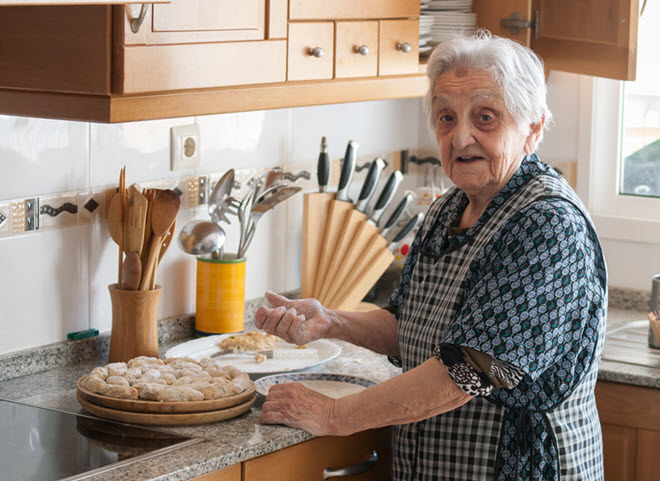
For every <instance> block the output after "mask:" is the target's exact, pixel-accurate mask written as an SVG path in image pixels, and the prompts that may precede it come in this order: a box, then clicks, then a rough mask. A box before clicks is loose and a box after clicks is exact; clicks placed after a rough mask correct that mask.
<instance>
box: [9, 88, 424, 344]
mask: <svg viewBox="0 0 660 481" xmlns="http://www.w3.org/2000/svg"><path fill="white" fill-rule="evenodd" d="M419 109H420V103H419V101H418V100H416V99H411V100H394V101H379V102H367V103H353V104H342V105H331V106H320V107H307V108H297V109H281V110H272V111H261V112H248V113H240V114H227V115H213V116H204V117H196V118H182V119H170V120H159V121H149V122H136V123H125V124H116V125H106V124H90V123H84V122H68V121H58V120H43V119H33V118H22V117H10V116H0V201H2V200H8V199H20V198H23V197H35V196H44V195H47V194H56V193H62V192H69V191H85V190H91V189H98V188H105V187H111V186H113V185H114V186H116V185H117V180H118V176H119V171H120V169H121V167H122V166H123V165H126V172H127V185H130V184H132V183H134V182H146V181H150V180H157V179H167V178H174V177H186V176H193V175H203V174H208V173H217V172H223V171H225V170H227V169H229V168H232V167H233V168H235V169H252V168H254V169H256V168H265V167H273V166H285V167H286V166H293V168H294V170H297V169H299V168H303V167H304V168H306V169H307V170H310V169H313V168H315V163H316V159H317V157H318V152H319V144H320V139H321V136H326V137H327V138H328V144H329V153H330V156H331V158H340V157H342V156H343V154H344V150H345V148H346V143H347V141H348V140H349V139H355V140H358V141H359V143H360V145H361V147H360V162H364V161H366V160H372V159H373V156H376V155H378V154H381V153H384V152H392V151H395V150H400V149H404V148H414V147H415V146H416V145H417V144H418V142H419V122H418V119H419V118H420V115H419ZM193 122H196V123H198V124H199V125H200V129H201V159H202V161H201V165H200V167H199V168H197V169H194V170H190V171H176V172H171V171H170V160H169V150H170V141H169V135H170V127H172V126H177V125H186V124H189V123H193ZM356 177H357V181H358V183H359V180H360V178H359V176H356ZM312 180H313V182H311V183H308V184H306V185H307V187H308V188H312V187H314V184H315V182H314V179H312ZM357 188H359V185H356V186H355V187H354V189H357ZM352 195H357V192H355V193H352ZM205 217H206V213H205V212H204V208H203V207H197V208H188V209H184V210H182V211H181V212H180V214H179V218H178V220H177V232H176V233H175V235H178V232H179V230H180V228H181V227H182V226H183V225H184V224H185V223H186V222H188V221H189V220H191V219H193V218H205ZM301 218H302V196H301V195H297V196H295V197H293V198H292V199H290V200H288V201H287V203H286V207H285V208H278V209H276V210H274V211H272V212H271V213H268V214H266V215H264V217H263V218H262V219H261V221H260V223H259V228H258V231H257V235H256V237H255V240H254V242H253V245H252V246H251V248H250V250H249V251H248V263H247V280H246V297H247V298H248V299H250V298H256V297H260V296H262V295H263V292H264V290H265V289H267V288H270V289H275V290H285V289H294V288H299V287H300V274H299V272H300V239H301ZM234 224H235V223H234ZM229 237H230V238H234V237H236V233H235V232H232V230H231V228H230V229H229ZM0 271H1V274H0V354H2V353H6V352H11V351H15V350H20V349H25V348H29V347H34V346H39V345H44V344H48V343H52V342H57V341H61V340H63V339H65V338H66V334H67V333H68V332H71V331H77V330H82V329H87V328H97V329H99V330H100V331H102V332H103V331H107V330H109V329H110V327H111V310H110V299H109V294H108V291H107V286H108V285H109V284H111V283H113V282H116V278H117V246H116V245H115V244H114V243H113V242H112V241H111V240H110V237H109V233H108V229H107V224H106V223H105V222H101V223H95V224H91V225H90V224H81V225H75V226H69V227H61V228H57V229H51V230H41V231H36V232H31V233H24V234H19V235H13V236H9V237H0ZM158 283H160V284H162V285H163V286H164V291H163V295H162V297H161V300H160V304H159V318H167V317H171V316H176V315H182V314H190V313H193V312H194V296H195V293H194V290H195V287H194V285H195V267H194V258H193V257H191V256H188V255H186V254H184V253H183V252H182V251H181V250H180V249H179V248H178V247H177V246H176V245H172V247H171V248H170V250H169V251H168V252H167V254H166V255H165V257H164V259H163V262H162V264H161V266H160V268H159V271H158Z"/></svg>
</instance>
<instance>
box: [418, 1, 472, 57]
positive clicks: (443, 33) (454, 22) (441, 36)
mask: <svg viewBox="0 0 660 481" xmlns="http://www.w3.org/2000/svg"><path fill="white" fill-rule="evenodd" d="M422 5H424V4H422ZM420 8H421V9H422V11H423V15H422V16H424V17H427V16H430V17H432V19H433V23H432V25H431V28H430V31H429V33H428V34H430V35H431V39H430V40H427V41H426V43H425V45H426V46H430V47H433V46H435V45H437V44H438V43H440V42H442V41H444V40H447V39H448V38H450V37H451V35H452V34H455V33H462V34H464V35H472V34H473V33H474V32H475V30H476V26H477V15H476V14H474V13H471V10H472V0H427V2H426V5H424V6H421V7H420ZM426 22H427V21H426ZM421 29H422V21H421V17H420V37H421V35H422V33H421ZM428 34H427V33H424V35H428ZM420 46H421V43H420ZM429 50H430V49H429ZM422 53H423V52H422V50H421V48H420V54H422Z"/></svg>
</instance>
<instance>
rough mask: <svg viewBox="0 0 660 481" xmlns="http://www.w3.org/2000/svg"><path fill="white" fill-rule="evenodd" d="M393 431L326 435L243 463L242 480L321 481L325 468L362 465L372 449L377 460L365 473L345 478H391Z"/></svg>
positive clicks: (383, 480) (382, 480)
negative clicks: (342, 435)
mask: <svg viewBox="0 0 660 481" xmlns="http://www.w3.org/2000/svg"><path fill="white" fill-rule="evenodd" d="M390 443H391V434H390V430H389V429H388V428H383V429H376V430H372V431H365V432H362V433H357V434H354V435H352V436H347V437H335V436H326V437H322V438H315V439H312V440H310V441H306V442H304V443H301V444H296V445H295V446H291V447H289V448H286V449H282V450H280V451H275V452H273V453H270V454H266V455H265V456H260V457H258V458H254V459H250V460H248V461H245V462H244V463H243V481H263V480H268V481H292V480H304V481H321V480H322V479H323V471H324V470H325V469H326V468H327V469H333V470H336V469H340V468H345V467H348V466H355V465H362V464H363V463H365V462H367V461H368V460H369V459H370V458H371V456H372V452H373V451H376V453H377V455H378V460H377V461H376V462H375V464H370V465H369V466H371V467H370V469H369V470H368V471H366V472H365V473H364V474H360V475H356V476H349V477H342V478H341V479H346V480H347V481H348V480H355V481H386V480H389V479H391V463H392V451H391V444H390Z"/></svg>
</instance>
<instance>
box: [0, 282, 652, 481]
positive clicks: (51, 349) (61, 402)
mask: <svg viewBox="0 0 660 481" xmlns="http://www.w3.org/2000/svg"><path fill="white" fill-rule="evenodd" d="M294 295H295V294H294ZM640 298H643V296H641V297H640ZM261 304H262V300H255V301H251V302H248V303H247V304H246V319H247V320H249V319H252V318H253V314H254V311H255V310H256V309H257V307H258V306H259V305H261ZM645 317H646V310H645V308H644V307H643V305H640V304H639V303H638V304H635V305H633V306H632V308H631V307H630V306H627V307H626V308H617V307H610V309H609V315H608V330H610V329H615V328H616V327H620V326H622V325H624V324H626V323H628V322H630V321H635V320H640V319H644V318H645ZM251 327H252V325H251V323H249V322H248V323H246V330H249V329H250V328H251ZM191 334H192V319H191V318H186V317H182V318H180V319H171V320H167V321H162V322H161V324H160V325H159V336H160V343H161V354H163V353H164V352H165V351H166V350H167V349H169V348H170V347H172V346H173V345H176V344H178V343H180V342H183V341H185V340H186V339H188V338H190V337H191ZM333 342H336V343H337V344H338V345H339V346H340V347H341V348H342V353H341V355H340V356H339V357H338V358H336V359H334V360H332V361H329V362H327V363H326V364H324V365H322V366H319V367H317V368H315V369H314V370H315V371H320V372H336V373H345V374H353V375H356V376H361V377H366V378H369V379H372V380H374V381H377V382H382V381H385V380H387V379H389V378H391V377H393V376H396V375H397V374H399V373H400V370H399V369H398V368H396V367H394V366H393V365H392V364H390V363H389V362H388V361H387V358H386V357H385V356H381V355H378V354H375V353H373V352H371V351H369V350H366V349H363V348H359V347H356V346H353V345H351V344H349V343H346V342H342V341H333ZM108 344H109V342H108V337H107V334H106V335H105V336H103V335H102V336H98V337H96V338H93V339H86V340H83V341H68V342H63V343H58V344H53V345H49V346H43V347H41V348H38V349H31V350H26V351H21V352H18V353H12V354H6V355H3V356H0V398H2V399H8V400H13V401H19V402H24V403H27V404H33V405H38V406H42V407H48V408H53V409H58V410H62V411H68V412H72V413H85V411H84V410H82V408H81V407H80V405H79V404H78V402H77V401H76V397H75V392H76V388H75V384H76V381H77V380H78V379H79V378H80V377H82V376H83V375H85V374H87V373H88V372H90V371H91V370H92V369H93V368H94V367H96V366H98V365H102V364H105V363H106V362H107V350H108ZM599 379H601V380H604V381H612V382H619V383H626V384H635V385H640V386H648V387H653V388H660V369H651V368H644V367H641V366H635V365H629V364H624V363H618V362H610V361H602V362H601V368H600V372H599ZM262 403H263V398H262V397H261V396H258V398H257V402H256V403H255V404H254V406H252V408H251V409H250V411H249V412H247V413H246V414H244V415H242V416H240V417H238V418H235V419H231V420H228V421H223V422H219V423H213V424H207V425H202V426H189V427H167V428H157V429H164V430H167V431H169V432H174V433H177V434H182V435H186V436H190V437H193V438H198V439H201V441H200V442H199V443H197V444H194V445H191V446H185V447H182V448H180V449H176V450H174V451H171V452H168V453H167V454H164V455H157V456H154V457H151V458H148V459H146V460H141V461H138V462H135V463H133V464H129V465H126V466H121V467H118V468H115V469H112V470H110V471H107V472H105V473H102V474H99V475H97V476H94V477H91V478H89V479H92V480H97V481H98V480H101V479H102V480H104V481H114V480H117V481H119V480H121V481H125V480H127V479H129V480H132V481H138V480H156V479H157V480H163V481H165V480H168V481H178V480H187V479H191V478H194V477H196V476H200V475H203V474H206V473H209V472H212V471H215V470H218V469H221V468H223V467H226V466H229V465H232V464H236V463H239V462H241V461H245V460H248V459H251V458H254V457H257V456H261V455H263V454H267V453H270V452H273V451H276V450H279V449H282V448H286V447H288V446H291V445H294V444H297V443H300V442H303V441H306V440H308V439H311V438H312V436H311V435H310V434H307V433H306V432H304V431H301V430H298V429H292V428H287V427H284V426H269V425H261V424H260V423H259V421H258V417H259V414H260V412H261V404H262Z"/></svg>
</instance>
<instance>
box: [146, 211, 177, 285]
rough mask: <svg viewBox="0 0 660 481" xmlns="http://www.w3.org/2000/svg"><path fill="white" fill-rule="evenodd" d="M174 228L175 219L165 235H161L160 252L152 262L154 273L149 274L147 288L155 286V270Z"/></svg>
mask: <svg viewBox="0 0 660 481" xmlns="http://www.w3.org/2000/svg"><path fill="white" fill-rule="evenodd" d="M174 229H176V219H174V222H173V223H172V227H170V230H168V231H167V234H165V236H163V238H162V240H161V243H160V252H159V253H158V260H157V261H156V263H155V264H154V273H153V274H152V275H151V282H150V283H149V289H153V288H154V287H156V271H157V270H158V266H159V265H160V261H161V260H163V256H164V255H165V252H167V249H168V248H169V247H170V244H171V243H172V238H173V237H174Z"/></svg>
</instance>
